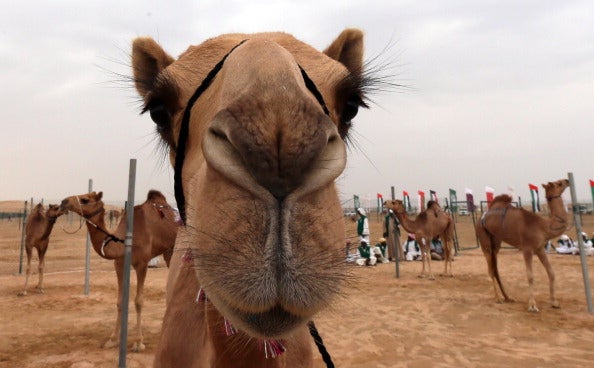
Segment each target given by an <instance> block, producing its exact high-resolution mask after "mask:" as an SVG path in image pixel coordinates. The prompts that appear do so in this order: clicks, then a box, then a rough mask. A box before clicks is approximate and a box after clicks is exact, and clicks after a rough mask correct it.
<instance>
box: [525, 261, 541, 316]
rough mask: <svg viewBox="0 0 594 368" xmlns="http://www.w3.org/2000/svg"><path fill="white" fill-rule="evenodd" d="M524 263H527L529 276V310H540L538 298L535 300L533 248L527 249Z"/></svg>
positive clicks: (527, 275) (527, 274)
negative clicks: (537, 304)
mask: <svg viewBox="0 0 594 368" xmlns="http://www.w3.org/2000/svg"><path fill="white" fill-rule="evenodd" d="M523 254H524V263H525V264H526V277H527V278H528V293H529V295H530V298H529V299H528V312H538V307H537V306H536V300H534V275H533V273H532V249H528V250H525V251H524V252H523Z"/></svg>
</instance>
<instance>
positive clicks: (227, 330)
mask: <svg viewBox="0 0 594 368" xmlns="http://www.w3.org/2000/svg"><path fill="white" fill-rule="evenodd" d="M236 333H237V330H236V329H235V327H233V325H232V324H231V322H229V320H227V318H225V335H227V336H231V335H235V334H236Z"/></svg>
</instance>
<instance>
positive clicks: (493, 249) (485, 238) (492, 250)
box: [476, 226, 513, 303]
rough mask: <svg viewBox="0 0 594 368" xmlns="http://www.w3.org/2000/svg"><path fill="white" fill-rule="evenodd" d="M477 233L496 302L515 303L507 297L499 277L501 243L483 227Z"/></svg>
mask: <svg viewBox="0 0 594 368" xmlns="http://www.w3.org/2000/svg"><path fill="white" fill-rule="evenodd" d="M476 233H477V236H478V239H479V244H480V246H481V250H482V251H483V255H484V256H485V260H486V261H487V268H488V271H489V277H491V283H492V285H493V291H494V293H495V300H496V301H497V303H502V302H513V299H511V298H509V297H508V296H507V293H506V292H505V289H504V288H503V283H502V282H501V278H500V277H499V269H498V267H497V253H499V249H500V248H501V241H498V240H495V239H493V238H492V237H491V236H489V235H488V234H487V233H486V231H485V229H484V228H483V227H482V226H479V227H477V232H476ZM498 286H499V288H498ZM498 290H501V294H502V295H503V299H501V298H500V297H499V291H498Z"/></svg>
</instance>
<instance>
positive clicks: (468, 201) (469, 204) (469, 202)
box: [464, 188, 474, 212]
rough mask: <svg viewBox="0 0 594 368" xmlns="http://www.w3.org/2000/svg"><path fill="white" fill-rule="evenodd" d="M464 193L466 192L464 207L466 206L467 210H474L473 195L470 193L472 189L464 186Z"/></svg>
mask: <svg viewBox="0 0 594 368" xmlns="http://www.w3.org/2000/svg"><path fill="white" fill-rule="evenodd" d="M464 193H466V207H467V208H468V212H474V196H473V195H472V189H469V188H464Z"/></svg>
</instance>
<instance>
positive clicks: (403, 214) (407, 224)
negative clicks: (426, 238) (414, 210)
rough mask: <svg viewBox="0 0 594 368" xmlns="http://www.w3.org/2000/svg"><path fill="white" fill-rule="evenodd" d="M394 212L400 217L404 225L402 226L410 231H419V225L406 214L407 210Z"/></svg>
mask: <svg viewBox="0 0 594 368" xmlns="http://www.w3.org/2000/svg"><path fill="white" fill-rule="evenodd" d="M394 214H395V215H396V217H397V218H398V221H400V225H402V227H403V228H404V230H406V231H407V232H409V233H415V232H416V231H417V226H416V224H415V222H414V221H412V220H411V219H410V218H409V217H408V215H407V214H406V212H397V211H394Z"/></svg>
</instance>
